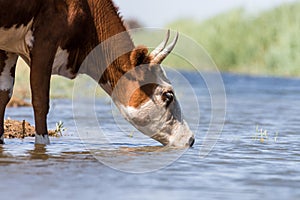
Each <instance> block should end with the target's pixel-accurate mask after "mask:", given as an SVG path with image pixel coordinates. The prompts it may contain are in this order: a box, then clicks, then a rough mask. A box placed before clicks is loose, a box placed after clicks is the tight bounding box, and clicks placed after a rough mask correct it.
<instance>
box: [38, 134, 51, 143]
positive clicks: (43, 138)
mask: <svg viewBox="0 0 300 200" xmlns="http://www.w3.org/2000/svg"><path fill="white" fill-rule="evenodd" d="M35 144H44V145H47V144H50V140H49V136H48V134H47V135H38V134H35Z"/></svg>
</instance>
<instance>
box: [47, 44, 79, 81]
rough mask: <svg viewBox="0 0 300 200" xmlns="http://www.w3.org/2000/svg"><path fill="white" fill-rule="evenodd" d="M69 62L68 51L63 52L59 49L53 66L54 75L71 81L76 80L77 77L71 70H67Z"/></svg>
mask: <svg viewBox="0 0 300 200" xmlns="http://www.w3.org/2000/svg"><path fill="white" fill-rule="evenodd" d="M68 60H69V53H68V51H67V50H63V49H62V48H61V47H58V49H57V51H56V54H55V59H54V62H53V66H52V74H57V75H61V76H64V77H66V78H71V79H73V78H75V76H76V75H75V74H73V73H72V72H71V69H67V65H68Z"/></svg>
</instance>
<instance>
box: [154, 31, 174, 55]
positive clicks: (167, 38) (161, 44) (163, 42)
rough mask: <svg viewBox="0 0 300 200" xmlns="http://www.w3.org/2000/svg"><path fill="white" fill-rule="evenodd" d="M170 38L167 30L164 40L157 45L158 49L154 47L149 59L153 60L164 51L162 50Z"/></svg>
mask: <svg viewBox="0 0 300 200" xmlns="http://www.w3.org/2000/svg"><path fill="white" fill-rule="evenodd" d="M169 38H170V30H168V32H167V34H166V38H165V39H164V41H162V43H160V44H159V45H158V47H156V48H155V49H154V50H153V51H152V52H151V54H150V55H151V57H152V58H155V57H156V56H157V55H158V54H159V53H160V52H162V50H164V48H166V46H167V44H168V41H169Z"/></svg>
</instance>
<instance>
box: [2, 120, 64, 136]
mask: <svg viewBox="0 0 300 200" xmlns="http://www.w3.org/2000/svg"><path fill="white" fill-rule="evenodd" d="M48 132H49V136H51V137H59V136H60V134H59V133H58V132H57V131H54V130H49V131H48ZM34 136H35V130H34V126H31V125H30V123H28V122H26V121H25V120H23V121H17V120H10V119H7V120H5V121H4V137H5V138H20V139H22V138H25V137H34Z"/></svg>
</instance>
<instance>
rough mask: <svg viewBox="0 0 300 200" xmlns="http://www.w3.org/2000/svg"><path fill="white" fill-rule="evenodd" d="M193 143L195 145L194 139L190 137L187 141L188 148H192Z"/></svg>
mask: <svg viewBox="0 0 300 200" xmlns="http://www.w3.org/2000/svg"><path fill="white" fill-rule="evenodd" d="M194 143H195V138H194V137H191V138H190V139H189V144H190V147H192V146H193V145H194Z"/></svg>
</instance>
